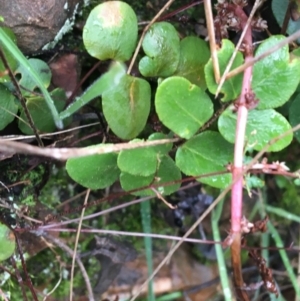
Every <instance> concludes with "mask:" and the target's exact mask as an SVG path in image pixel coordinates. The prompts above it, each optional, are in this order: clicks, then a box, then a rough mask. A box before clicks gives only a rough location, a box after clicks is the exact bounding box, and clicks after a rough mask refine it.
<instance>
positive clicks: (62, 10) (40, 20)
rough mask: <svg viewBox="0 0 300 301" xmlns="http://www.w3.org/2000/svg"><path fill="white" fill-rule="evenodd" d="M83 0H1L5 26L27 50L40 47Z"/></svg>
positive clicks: (52, 35) (22, 47) (24, 50)
mask: <svg viewBox="0 0 300 301" xmlns="http://www.w3.org/2000/svg"><path fill="white" fill-rule="evenodd" d="M80 2H82V0H35V1H32V0H10V1H0V11H1V16H2V17H3V18H4V26H7V27H9V28H11V29H12V30H13V31H14V33H15V35H16V37H17V43H18V46H19V47H20V49H21V50H22V51H23V52H25V53H32V52H35V51H38V50H40V49H41V48H42V47H43V46H44V45H45V44H47V43H48V42H50V41H52V40H53V39H54V38H55V36H56V35H57V33H58V32H59V30H60V29H61V28H62V27H63V25H64V24H65V22H66V21H67V19H68V18H71V17H72V16H73V14H74V10H75V8H76V5H77V4H79V3H80Z"/></svg>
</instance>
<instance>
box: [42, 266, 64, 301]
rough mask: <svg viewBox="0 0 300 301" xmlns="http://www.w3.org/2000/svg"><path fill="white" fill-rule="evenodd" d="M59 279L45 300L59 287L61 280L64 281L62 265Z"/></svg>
mask: <svg viewBox="0 0 300 301" xmlns="http://www.w3.org/2000/svg"><path fill="white" fill-rule="evenodd" d="M59 275H60V276H59V279H58V281H57V282H56V284H55V285H54V287H53V289H52V290H51V291H50V292H49V293H47V294H46V295H45V297H44V299H43V301H46V300H47V299H48V297H50V296H51V295H52V294H53V293H54V292H55V291H56V290H57V288H58V287H59V285H60V284H61V281H62V270H61V266H60V272H59Z"/></svg>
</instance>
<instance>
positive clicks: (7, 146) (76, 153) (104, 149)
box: [0, 138, 180, 161]
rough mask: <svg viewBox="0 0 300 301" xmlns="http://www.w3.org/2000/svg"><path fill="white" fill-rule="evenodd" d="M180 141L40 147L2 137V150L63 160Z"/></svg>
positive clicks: (0, 142)
mask: <svg viewBox="0 0 300 301" xmlns="http://www.w3.org/2000/svg"><path fill="white" fill-rule="evenodd" d="M178 141H180V139H179V138H173V139H160V140H153V141H143V142H137V143H117V144H112V145H100V146H96V147H93V148H84V147H82V148H55V147H53V148H40V147H37V146H34V145H29V144H26V143H21V142H15V141H8V140H3V139H0V151H2V152H4V153H21V154H31V155H39V156H42V157H48V158H53V159H57V160H61V161H65V160H68V159H70V158H77V157H85V156H91V155H96V154H108V153H114V152H119V151H121V150H124V149H135V148H142V147H146V146H154V145H161V144H166V143H173V142H178Z"/></svg>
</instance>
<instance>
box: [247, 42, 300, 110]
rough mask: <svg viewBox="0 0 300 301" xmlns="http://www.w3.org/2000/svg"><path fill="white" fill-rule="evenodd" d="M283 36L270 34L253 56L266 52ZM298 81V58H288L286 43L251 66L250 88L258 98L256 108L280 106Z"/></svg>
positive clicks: (299, 62) (299, 60) (299, 64)
mask: <svg viewBox="0 0 300 301" xmlns="http://www.w3.org/2000/svg"><path fill="white" fill-rule="evenodd" d="M283 39H285V37H284V36H272V37H270V38H268V39H267V40H265V41H264V42H263V43H262V44H261V45H260V46H259V47H258V49H257V51H256V53H255V56H258V55H260V54H262V53H263V52H266V51H267V50H268V49H270V48H272V47H273V46H275V45H276V44H278V43H279V42H280V41H282V40H283ZM299 81H300V59H298V58H294V59H293V60H290V54H289V49H288V45H286V46H283V47H282V48H280V49H279V50H277V51H275V52H273V53H271V54H270V55H269V56H267V57H266V58H264V59H263V60H261V61H259V62H257V63H256V64H255V65H254V68H253V78H252V89H253V91H254V93H255V95H256V98H257V99H258V100H259V103H258V109H271V108H277V107H279V106H282V105H283V104H284V103H285V102H287V101H288V100H289V98H290V97H291V95H292V94H293V93H294V92H295V90H296V88H297V86H298V84H299Z"/></svg>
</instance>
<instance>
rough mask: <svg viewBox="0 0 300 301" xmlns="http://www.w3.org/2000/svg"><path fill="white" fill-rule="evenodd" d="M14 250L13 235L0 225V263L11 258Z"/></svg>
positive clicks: (14, 241)
mask: <svg viewBox="0 0 300 301" xmlns="http://www.w3.org/2000/svg"><path fill="white" fill-rule="evenodd" d="M15 248H16V238H15V235H14V234H13V232H12V231H11V230H10V229H9V228H8V227H7V226H6V225H4V224H1V223H0V261H3V260H6V259H7V258H9V257H10V256H12V255H13V254H14V251H15Z"/></svg>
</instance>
